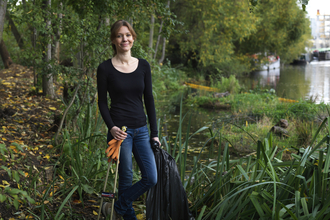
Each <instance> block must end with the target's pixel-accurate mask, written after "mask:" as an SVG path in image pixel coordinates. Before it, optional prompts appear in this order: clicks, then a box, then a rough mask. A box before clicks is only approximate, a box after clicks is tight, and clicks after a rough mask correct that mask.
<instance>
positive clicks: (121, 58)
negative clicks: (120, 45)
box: [113, 51, 132, 65]
mask: <svg viewBox="0 0 330 220" xmlns="http://www.w3.org/2000/svg"><path fill="white" fill-rule="evenodd" d="M113 59H115V60H116V61H117V62H118V63H121V64H124V65H125V64H126V65H128V64H129V63H130V62H131V61H132V56H131V52H130V51H129V52H127V53H120V54H116V55H115V56H114V57H113Z"/></svg>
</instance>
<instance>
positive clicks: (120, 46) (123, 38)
mask: <svg viewBox="0 0 330 220" xmlns="http://www.w3.org/2000/svg"><path fill="white" fill-rule="evenodd" d="M133 42H134V39H133V36H132V34H131V32H130V31H129V30H128V28H127V27H126V26H122V27H121V28H120V29H119V31H118V33H117V36H116V38H115V39H114V40H112V43H113V44H114V45H115V46H116V50H117V53H120V52H128V51H130V50H131V48H132V46H133Z"/></svg>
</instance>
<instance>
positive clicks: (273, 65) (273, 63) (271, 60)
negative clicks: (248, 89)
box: [260, 56, 281, 70]
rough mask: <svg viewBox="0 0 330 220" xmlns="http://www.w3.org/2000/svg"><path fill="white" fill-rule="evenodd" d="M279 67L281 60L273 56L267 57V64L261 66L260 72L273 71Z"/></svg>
mask: <svg viewBox="0 0 330 220" xmlns="http://www.w3.org/2000/svg"><path fill="white" fill-rule="evenodd" d="M280 67H281V59H280V58H279V57H275V56H268V62H267V63H266V64H263V65H261V67H260V68H261V70H273V69H279V68H280Z"/></svg>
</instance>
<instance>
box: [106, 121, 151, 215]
mask: <svg viewBox="0 0 330 220" xmlns="http://www.w3.org/2000/svg"><path fill="white" fill-rule="evenodd" d="M126 133H127V137H126V139H125V140H124V141H123V142H122V144H121V150H120V156H119V161H120V162H119V168H118V174H119V186H118V196H119V197H118V200H117V201H116V202H115V210H116V212H117V213H118V214H119V215H121V216H123V218H124V219H125V220H133V219H134V220H136V219H137V218H136V216H135V211H134V209H133V206H132V203H133V201H135V200H136V199H137V198H139V197H140V196H141V195H142V194H143V193H145V192H146V191H147V190H148V189H150V188H151V187H153V186H154V185H156V183H157V167H156V162H155V156H154V153H153V151H152V149H151V145H150V137H149V131H148V128H147V126H143V127H141V128H136V129H132V128H127V131H126ZM112 138H113V137H112V135H111V133H110V131H109V133H108V142H109V141H110V140H111V139H112ZM132 152H133V155H134V158H135V160H136V162H137V164H138V166H139V168H140V171H141V174H142V179H141V180H140V181H138V182H137V183H135V184H134V185H132V180H133V170H132V169H133V168H132Z"/></svg>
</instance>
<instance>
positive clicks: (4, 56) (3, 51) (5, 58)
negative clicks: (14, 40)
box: [0, 40, 13, 69]
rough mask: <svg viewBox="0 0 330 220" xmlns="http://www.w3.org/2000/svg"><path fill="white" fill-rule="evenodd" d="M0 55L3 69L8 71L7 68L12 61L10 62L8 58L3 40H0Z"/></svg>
mask: <svg viewBox="0 0 330 220" xmlns="http://www.w3.org/2000/svg"><path fill="white" fill-rule="evenodd" d="M0 54H1V58H2V61H3V64H4V66H5V68H6V69H8V68H9V66H10V65H11V64H13V61H12V60H11V58H10V56H9V52H8V50H7V47H6V45H5V42H4V41H3V40H1V42H0Z"/></svg>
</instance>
